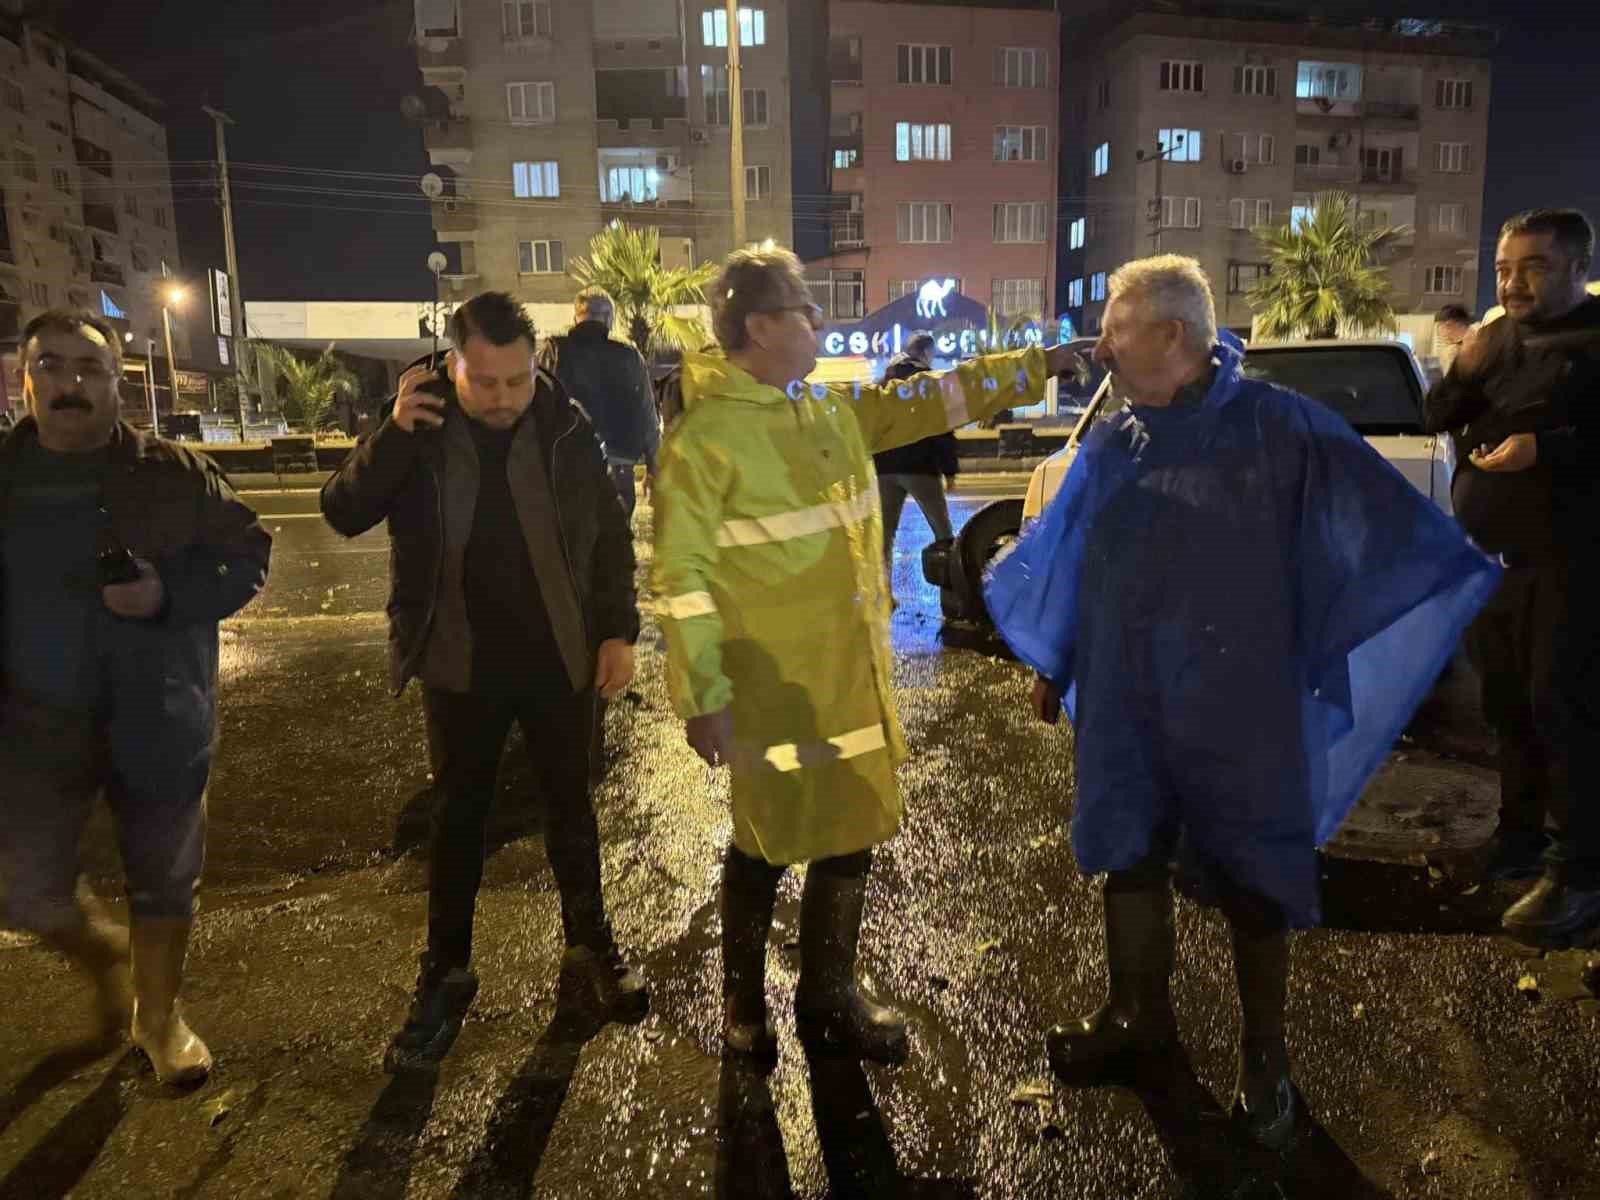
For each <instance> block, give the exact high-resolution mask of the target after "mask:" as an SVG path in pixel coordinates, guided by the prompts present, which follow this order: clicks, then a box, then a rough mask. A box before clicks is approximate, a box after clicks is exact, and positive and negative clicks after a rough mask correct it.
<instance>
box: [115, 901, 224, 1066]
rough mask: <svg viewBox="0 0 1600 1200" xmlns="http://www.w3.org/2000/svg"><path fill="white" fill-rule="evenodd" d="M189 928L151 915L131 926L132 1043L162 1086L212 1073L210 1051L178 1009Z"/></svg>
mask: <svg viewBox="0 0 1600 1200" xmlns="http://www.w3.org/2000/svg"><path fill="white" fill-rule="evenodd" d="M191 924H192V922H191V921H189V920H188V919H186V918H179V919H171V918H150V917H144V918H140V919H138V920H136V921H134V923H133V938H132V942H133V993H134V1005H133V1044H134V1045H135V1046H137V1047H138V1048H139V1049H140V1050H143V1051H144V1053H145V1056H146V1057H147V1058H148V1059H149V1060H150V1065H151V1066H152V1067H154V1068H155V1071H156V1078H157V1079H159V1080H161V1082H162V1083H177V1084H194V1083H200V1082H202V1081H204V1079H205V1078H206V1076H208V1075H209V1074H210V1073H211V1051H210V1050H208V1049H206V1044H205V1043H204V1042H202V1041H201V1040H200V1039H199V1037H197V1036H196V1035H195V1032H194V1030H192V1029H190V1028H189V1025H188V1023H187V1022H186V1021H184V1019H183V1013H182V1011H181V1009H180V1008H179V1006H178V990H179V988H180V987H181V986H182V984H183V960H184V957H185V955H186V954H187V953H188V949H189V927H190V925H191Z"/></svg>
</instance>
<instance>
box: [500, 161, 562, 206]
mask: <svg viewBox="0 0 1600 1200" xmlns="http://www.w3.org/2000/svg"><path fill="white" fill-rule="evenodd" d="M511 190H512V192H513V193H514V194H515V195H516V197H517V199H519V200H550V199H553V198H554V197H556V196H559V195H560V194H561V167H560V164H559V163H556V162H519V163H512V164H511Z"/></svg>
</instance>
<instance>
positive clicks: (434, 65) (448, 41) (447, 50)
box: [417, 37, 467, 71]
mask: <svg viewBox="0 0 1600 1200" xmlns="http://www.w3.org/2000/svg"><path fill="white" fill-rule="evenodd" d="M417 65H418V66H419V67H421V68H422V69H423V70H424V71H427V70H430V69H440V68H446V67H455V68H457V69H461V68H465V67H466V65H467V43H466V41H465V40H464V39H462V38H459V37H451V38H418V39H417Z"/></svg>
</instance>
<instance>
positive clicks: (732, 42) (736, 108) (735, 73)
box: [727, 0, 753, 250]
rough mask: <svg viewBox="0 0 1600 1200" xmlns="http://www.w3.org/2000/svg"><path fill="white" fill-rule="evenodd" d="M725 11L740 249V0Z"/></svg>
mask: <svg viewBox="0 0 1600 1200" xmlns="http://www.w3.org/2000/svg"><path fill="white" fill-rule="evenodd" d="M727 12H728V116H729V125H730V128H731V132H732V134H733V138H732V145H733V152H732V161H731V164H730V169H729V175H730V177H731V179H730V182H731V183H732V185H733V187H732V191H733V248H734V249H735V250H739V249H742V248H743V247H744V244H745V243H746V242H747V241H748V240H749V230H748V229H747V227H746V222H745V209H744V82H743V80H742V78H741V75H740V71H739V0H727ZM752 19H753V18H752Z"/></svg>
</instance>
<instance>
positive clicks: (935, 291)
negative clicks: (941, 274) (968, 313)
mask: <svg viewBox="0 0 1600 1200" xmlns="http://www.w3.org/2000/svg"><path fill="white" fill-rule="evenodd" d="M955 290H956V281H955V280H954V279H946V280H945V281H944V282H943V283H940V282H939V281H938V280H937V279H930V280H928V282H927V283H925V284H923V285H922V290H921V291H919V292H918V293H917V316H919V317H921V318H923V319H924V320H930V321H931V320H932V319H933V318H934V317H943V316H948V315H949V314H947V313H946V312H945V310H944V298H945V297H946V296H948V295H949V294H950V293H951V292H953V291H955Z"/></svg>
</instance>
